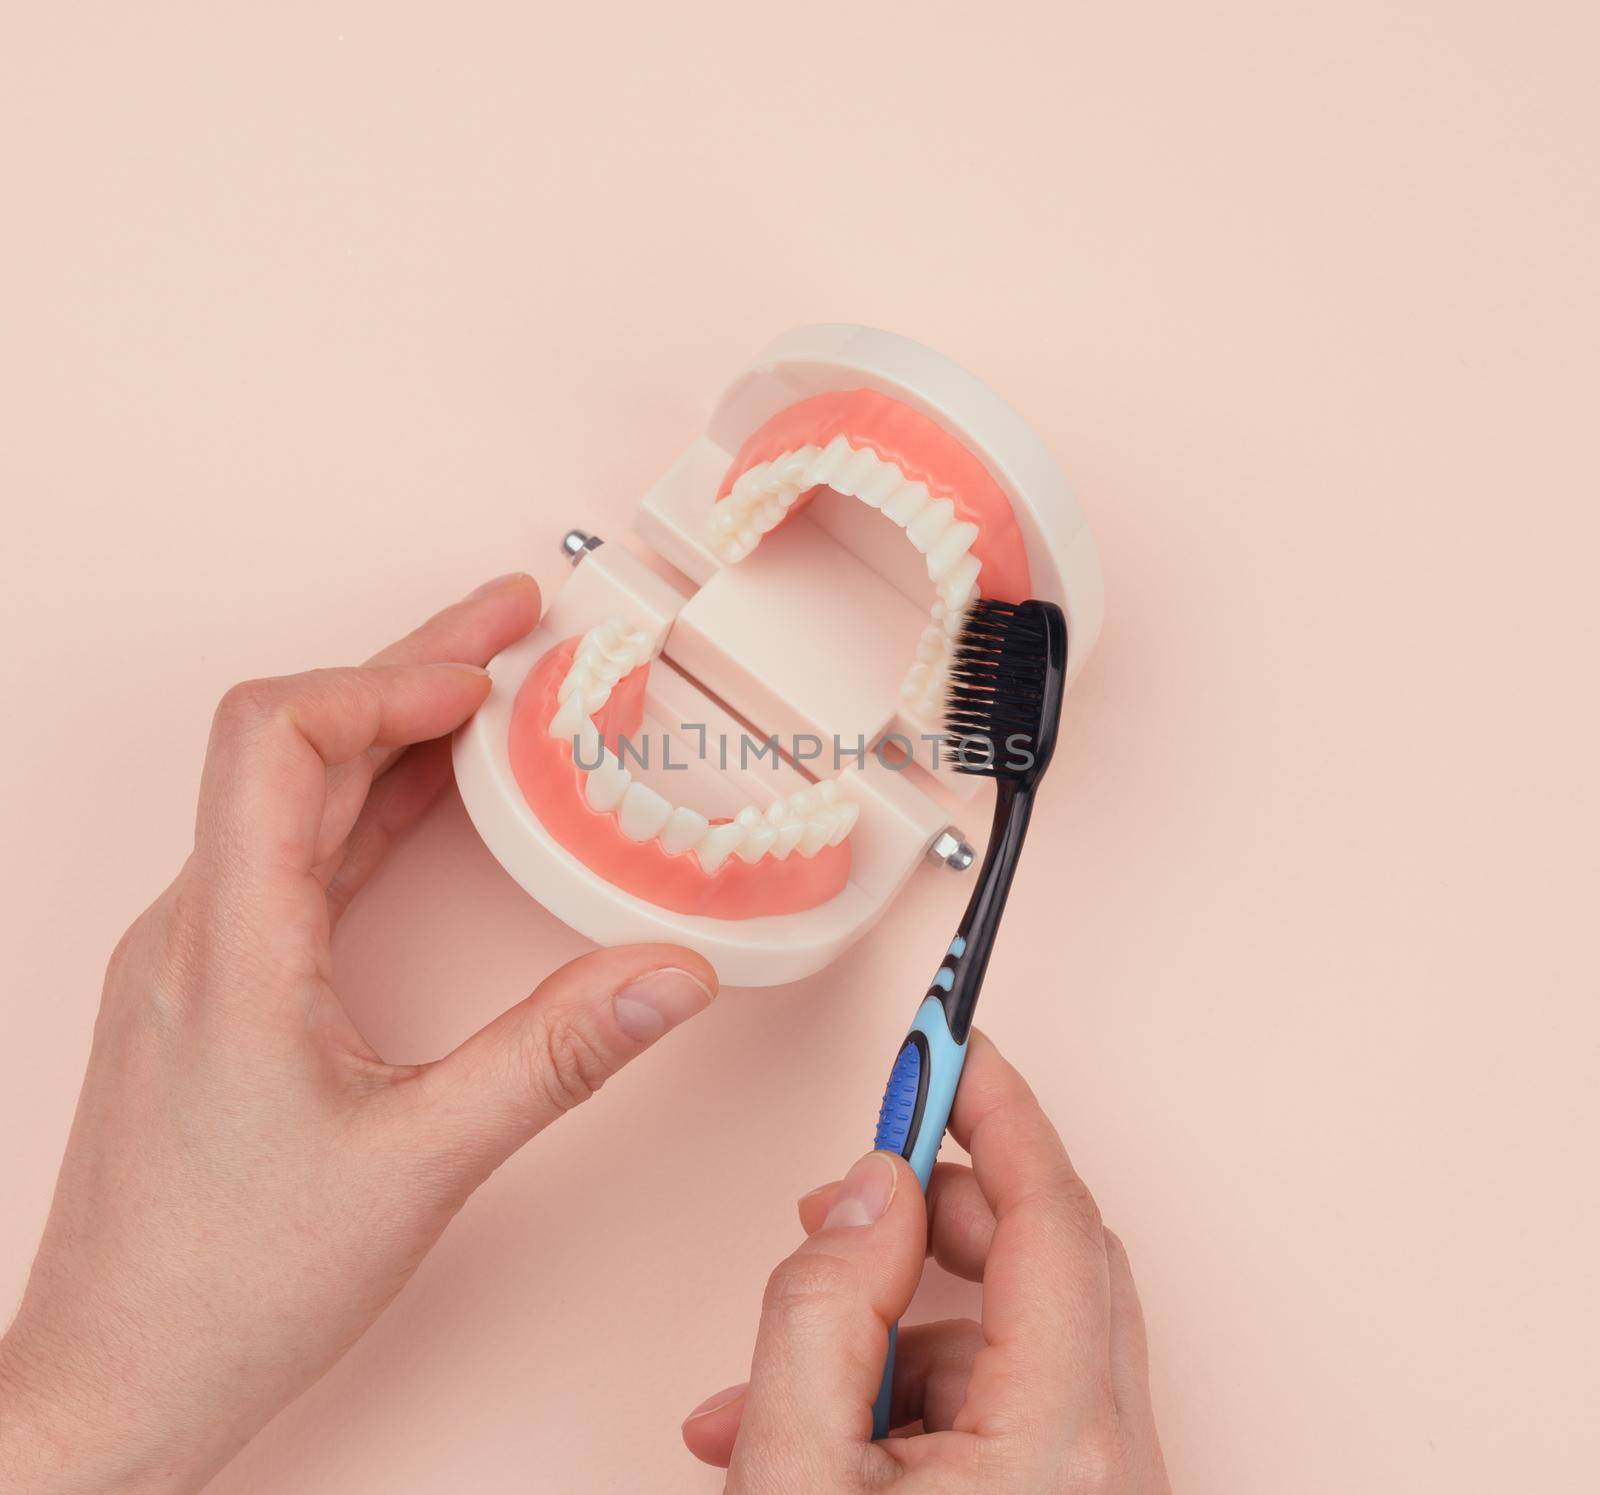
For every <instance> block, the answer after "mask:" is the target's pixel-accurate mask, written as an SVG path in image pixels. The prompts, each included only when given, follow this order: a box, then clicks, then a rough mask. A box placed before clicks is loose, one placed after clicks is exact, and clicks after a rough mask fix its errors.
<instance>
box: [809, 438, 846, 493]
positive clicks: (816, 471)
mask: <svg viewBox="0 0 1600 1495" xmlns="http://www.w3.org/2000/svg"><path fill="white" fill-rule="evenodd" d="M849 460H850V443H849V442H848V441H846V440H845V439H844V437H843V436H835V437H834V438H833V440H832V441H830V442H829V443H828V444H827V445H826V446H825V447H823V449H822V453H821V455H820V456H818V457H817V459H816V460H815V461H814V462H813V463H812V464H811V466H810V467H808V468H807V469H806V475H805V479H804V482H805V485H806V487H807V488H815V487H816V486H817V485H818V484H819V483H831V482H832V481H833V475H834V473H836V472H838V470H839V469H840V468H841V467H843V466H844V464H845V463H846V462H848V461H849Z"/></svg>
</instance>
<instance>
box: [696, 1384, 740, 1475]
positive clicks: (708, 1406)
mask: <svg viewBox="0 0 1600 1495" xmlns="http://www.w3.org/2000/svg"><path fill="white" fill-rule="evenodd" d="M749 1390H750V1386H749V1383H748V1382H745V1381H741V1382H739V1384H738V1385H737V1386H729V1387H728V1388H727V1389H726V1390H725V1391H719V1392H717V1394H716V1395H715V1396H708V1397H707V1398H706V1399H705V1400H704V1401H703V1402H701V1403H700V1405H699V1406H698V1407H696V1408H695V1409H694V1411H692V1412H691V1413H690V1414H689V1415H688V1416H687V1417H685V1418H684V1419H683V1427H682V1428H681V1429H680V1430H679V1431H680V1432H681V1433H682V1435H683V1442H684V1446H685V1447H686V1448H687V1449H688V1450H689V1452H690V1453H692V1454H693V1455H694V1456H695V1457H696V1458H697V1459H699V1460H700V1462H701V1463H702V1464H714V1465H715V1466H716V1467H717V1468H718V1469H726V1468H727V1467H728V1464H729V1461H730V1460H731V1459H732V1458H733V1445H734V1440H735V1439H737V1438H738V1436H739V1424H740V1422H741V1421H742V1420H743V1418H744V1404H745V1397H746V1395H747V1394H748V1393H749Z"/></svg>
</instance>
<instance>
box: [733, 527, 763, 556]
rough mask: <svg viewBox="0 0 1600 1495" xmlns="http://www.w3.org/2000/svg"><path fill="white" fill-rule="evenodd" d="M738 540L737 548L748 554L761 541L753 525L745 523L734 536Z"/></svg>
mask: <svg viewBox="0 0 1600 1495" xmlns="http://www.w3.org/2000/svg"><path fill="white" fill-rule="evenodd" d="M734 538H735V539H737V540H738V542H739V549H740V550H742V551H743V552H744V553H745V554H746V555H749V554H750V552H751V551H752V550H754V549H755V548H756V546H757V545H759V544H760V543H761V536H760V535H758V534H757V533H756V532H755V527H754V526H753V525H751V524H749V523H746V524H745V525H744V526H743V527H742V528H741V529H740V530H739V533H738V534H737V535H736V536H735V537H734Z"/></svg>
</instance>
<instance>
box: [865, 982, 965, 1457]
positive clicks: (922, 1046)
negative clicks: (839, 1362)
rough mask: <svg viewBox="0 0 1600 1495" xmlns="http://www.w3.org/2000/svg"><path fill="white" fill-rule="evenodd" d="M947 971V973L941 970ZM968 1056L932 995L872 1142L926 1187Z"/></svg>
mask: <svg viewBox="0 0 1600 1495" xmlns="http://www.w3.org/2000/svg"><path fill="white" fill-rule="evenodd" d="M941 974H942V973H941ZM966 1060H967V1045H966V1043H965V1041H963V1042H961V1043H957V1042H956V1040H955V1038H954V1037H953V1036H952V1035H951V1032H950V1023H949V1019H948V1018H947V1017H946V1016H945V1010H944V1003H943V1001H942V999H941V998H940V997H938V996H934V995H932V994H931V993H930V995H929V996H928V997H927V998H926V999H925V1000H924V1001H923V1004H922V1006H921V1007H919V1008H918V1009H917V1015H916V1018H915V1019H914V1020H913V1022H912V1024H911V1029H910V1031H909V1032H908V1033H907V1034H906V1038H905V1042H904V1043H902V1044H901V1045H900V1052H899V1053H898V1054H897V1055H896V1056H895V1061H894V1068H893V1069H892V1070H890V1072H889V1083H888V1085H887V1086H886V1087H885V1089H884V1092H883V1107H882V1109H881V1110H880V1111H879V1112H878V1130H877V1134H876V1136H874V1138H873V1141H872V1145H873V1147H874V1148H875V1149H876V1150H878V1151H880V1152H897V1153H899V1154H900V1156H901V1157H903V1158H904V1159H905V1160H906V1161H907V1162H908V1163H910V1164H911V1170H912V1172H913V1173H915V1174H916V1175H917V1180H918V1182H919V1183H921V1185H922V1187H923V1189H924V1191H926V1189H927V1187H928V1178H929V1175H930V1174H932V1172H933V1164H934V1159H936V1158H937V1157H938V1156H939V1144H940V1143H942V1142H943V1141H944V1129H945V1127H946V1126H947V1125H948V1124H949V1121H950V1107H951V1104H952V1103H953V1102H954V1100H955V1096H956V1085H957V1084H958V1083H959V1082H960V1080H961V1067H962V1065H963V1064H965V1063H966ZM898 1335H899V1326H898V1325H896V1326H895V1327H894V1328H892V1329H890V1331H889V1354H888V1357H887V1359H886V1360H885V1361H884V1366H883V1382H882V1384H881V1385H880V1386H879V1388H878V1399H877V1401H876V1402H875V1403H874V1404H873V1408H872V1436H873V1437H874V1438H882V1437H885V1436H886V1435H887V1434H888V1432H889V1396H890V1390H891V1388H892V1386H893V1384H894V1347H895V1340H896V1339H897V1338H898Z"/></svg>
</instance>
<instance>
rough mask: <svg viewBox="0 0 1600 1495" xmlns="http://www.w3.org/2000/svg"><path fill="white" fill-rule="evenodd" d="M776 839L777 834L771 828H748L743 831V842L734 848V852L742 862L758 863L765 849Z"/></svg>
mask: <svg viewBox="0 0 1600 1495" xmlns="http://www.w3.org/2000/svg"><path fill="white" fill-rule="evenodd" d="M777 838H778V832H777V830H776V829H775V828H774V827H773V826H770V825H756V826H750V827H748V828H747V829H746V830H745V833H744V840H742V841H741V842H740V843H739V844H738V845H737V846H736V847H734V850H735V851H737V852H738V853H739V856H740V858H741V860H743V861H746V862H759V861H760V860H761V858H762V857H764V856H765V855H766V854H767V848H768V847H769V846H771V845H772V843H773V842H774V841H775V840H777Z"/></svg>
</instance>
